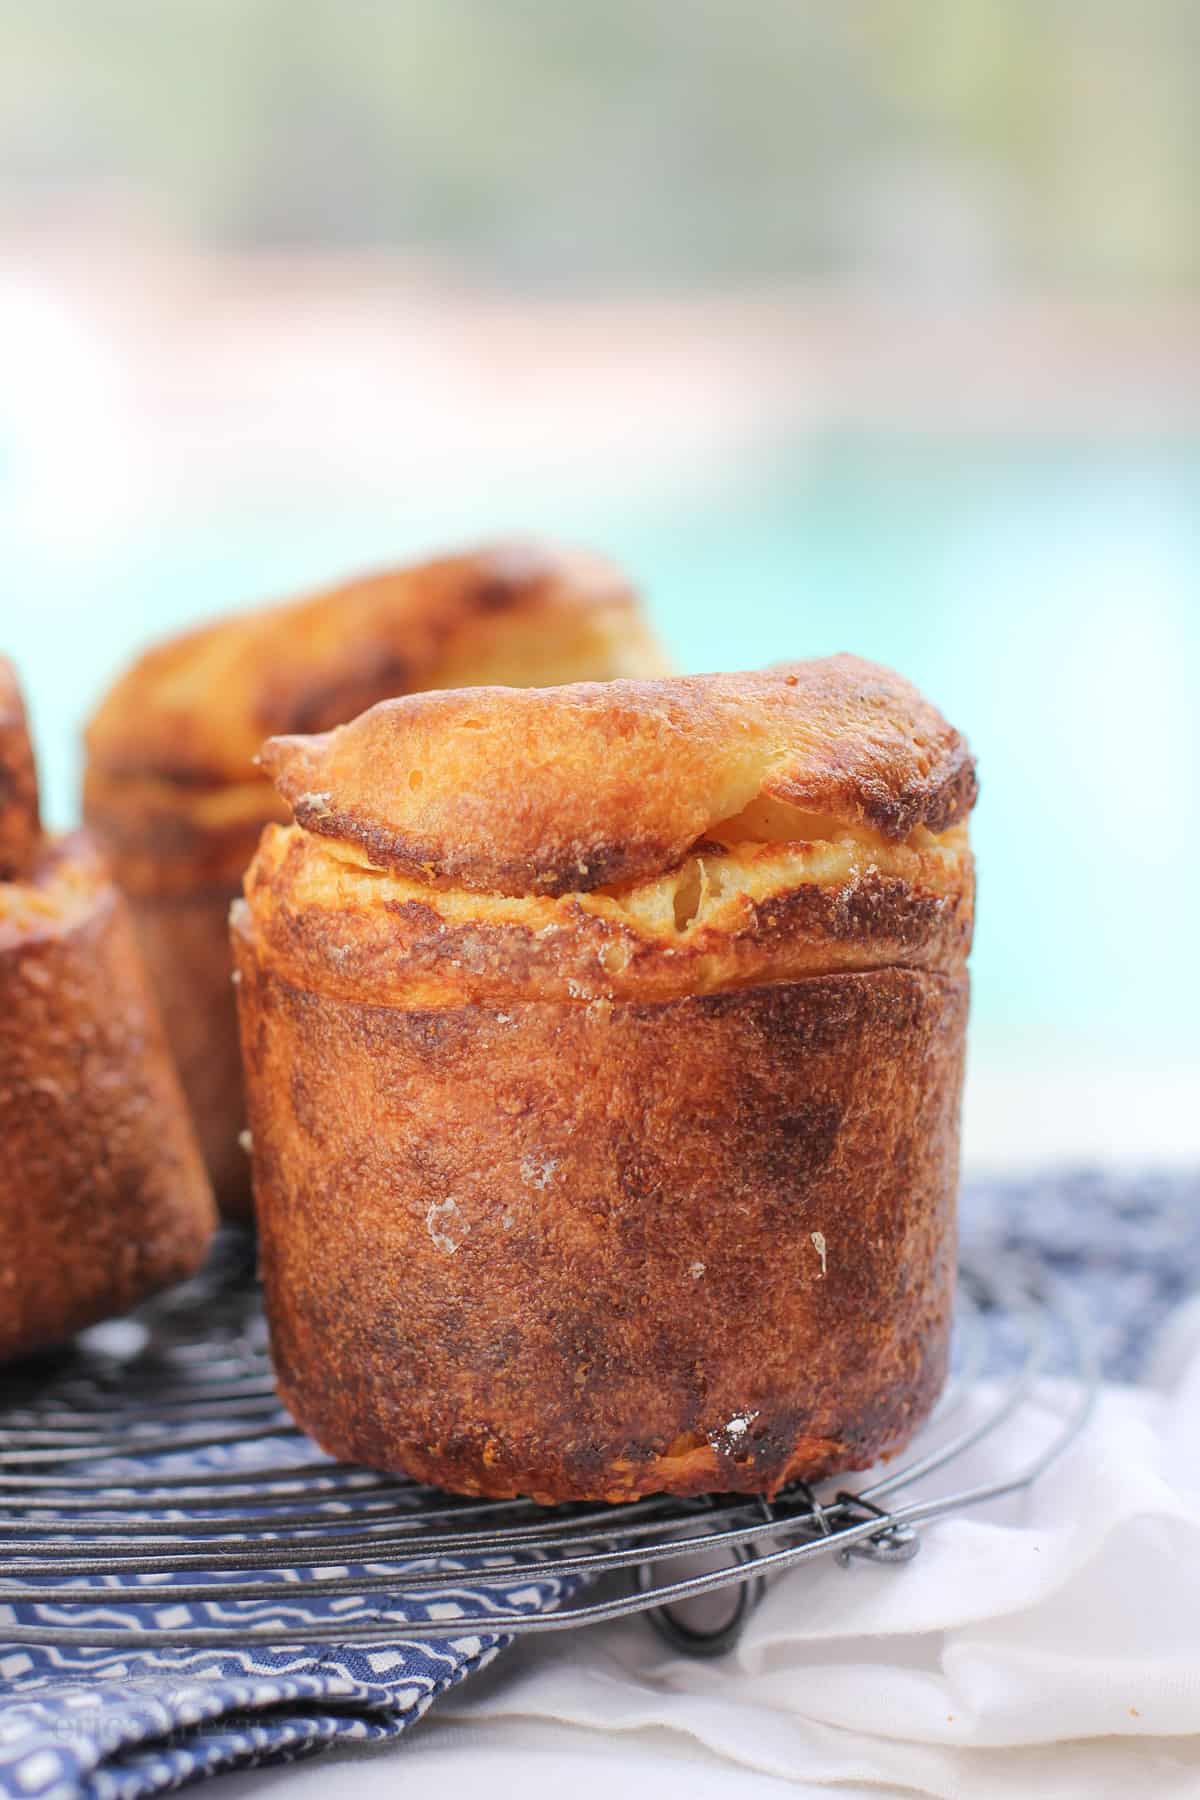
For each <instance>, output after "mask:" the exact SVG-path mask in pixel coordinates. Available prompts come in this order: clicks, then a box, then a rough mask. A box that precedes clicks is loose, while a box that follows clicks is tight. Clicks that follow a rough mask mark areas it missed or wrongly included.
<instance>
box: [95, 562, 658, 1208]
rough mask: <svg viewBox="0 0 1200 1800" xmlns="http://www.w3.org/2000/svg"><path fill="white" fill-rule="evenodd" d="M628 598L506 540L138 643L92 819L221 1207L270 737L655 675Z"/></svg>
mask: <svg viewBox="0 0 1200 1800" xmlns="http://www.w3.org/2000/svg"><path fill="white" fill-rule="evenodd" d="M662 667H663V663H662V657H661V652H660V651H659V649H658V647H657V645H656V644H655V643H654V641H653V639H652V637H651V635H650V632H649V630H648V628H647V626H646V624H645V621H644V618H643V615H642V612H641V609H640V606H639V603H638V600H637V597H636V595H635V593H634V592H633V590H632V589H631V587H630V586H629V584H628V582H627V581H626V580H625V578H624V577H623V576H622V575H621V574H620V573H619V571H618V570H617V569H615V568H614V567H613V565H612V564H611V563H609V562H607V561H605V560H603V559H602V558H600V557H597V556H593V555H590V554H584V553H581V552H574V551H571V552H568V551H563V550H558V549H554V548H549V547H546V546H540V545H533V544H503V545H498V546H494V547H491V548H485V549H481V550H476V551H472V552H468V553H464V554H461V555H454V556H444V557H439V558H437V559H435V560H433V561H429V562H424V563H419V564H415V565H413V566H411V567H406V568H399V569H393V570H389V571H387V572H385V573H383V574H379V575H375V576H371V577H369V578H367V579H365V580H360V581H356V582H352V583H350V584H348V585H346V586H342V587H337V588H331V589H329V590H327V591H325V592H322V593H319V594H316V595H314V596H311V597H309V598H305V599H301V600H294V601H288V602H285V603H283V604H281V605H275V606H270V607H266V608H262V609H260V610H258V611H256V612H250V613H246V614H243V615H241V616H239V617H233V618H229V619H225V620H222V621H220V622H218V623H216V624H213V625H207V626H204V627H202V628H201V629H200V630H197V631H191V632H188V633H186V634H185V635H184V636H182V637H178V638H175V639H173V640H171V641H170V642H168V643H165V644H161V645H158V646H157V647H155V648H154V649H151V650H149V651H147V652H146V654H145V655H143V656H142V657H141V658H139V660H138V661H137V662H136V663H134V665H133V666H132V668H130V669H129V670H128V671H127V672H126V674H124V675H123V676H122V677H121V679H120V680H119V681H118V682H117V683H116V685H115V686H114V687H113V688H112V689H111V691H110V692H109V694H108V695H107V697H106V698H105V700H104V701H103V703H102V704H101V706H100V707H99V709H98V711H97V712H96V714H95V715H94V717H93V719H92V721H91V723H90V725H89V727H88V730H87V753H88V758H87V773H86V777H85V785H84V814H85V818H86V820H87V822H88V824H89V826H90V827H91V828H92V829H93V830H94V831H95V832H96V834H97V836H98V837H99V838H100V840H101V842H102V844H103V846H104V848H105V850H106V851H107V853H108V856H109V858H110V860H111V862H112V864H113V867H114V869H115V872H116V875H117V879H118V881H119V882H120V883H121V885H122V887H123V888H124V889H125V891H126V893H127V894H128V896H129V899H130V902H131V904H132V907H133V912H134V918H135V920H136V923H137V927H138V932H139V936H140V939H141V943H142V948H143V951H144V954H145V957H146V960H147V963H148V965H149V968H150V972H151V975H152V977H153V980H154V984H155V987H156V989H157V991H158V995H159V999H160V1001H161V1004H162V1008H163V1015H164V1019H165V1022H166V1027H167V1034H168V1036H169V1038H170V1041H171V1045H172V1049H173V1051H174V1054H175V1058H176V1061H177V1064H178V1067H179V1071H180V1075H181V1077H182V1080H183V1085H184V1089H185V1091H186V1093H187V1096H188V1099H189V1101H190V1104H191V1107H192V1112H193V1116H194V1118H195V1121H196V1125H197V1129H198V1132H199V1135H200V1141H201V1144H202V1147H203V1149H204V1153H205V1157H206V1159H207V1162H208V1166H209V1169H210V1172H211V1174H212V1178H213V1181H214V1183H215V1185H216V1188H217V1192H218V1196H219V1198H220V1200H221V1204H222V1207H223V1209H224V1210H225V1211H226V1212H227V1213H229V1214H231V1215H233V1216H239V1215H241V1216H245V1215H246V1214H248V1212H249V1209H250V1184H249V1169H248V1165H247V1161H246V1157H245V1155H244V1153H243V1152H242V1150H241V1148H240V1147H239V1135H240V1132H241V1128H242V1124H243V1111H242V1095H241V1077H240V1070H239V1064H238V1051H237V1021H236V1016H235V1011H234V1002H233V995H232V991H231V988H230V979H229V978H230V959H229V944H228V924H227V919H228V911H229V903H230V901H231V900H232V899H233V897H234V896H235V895H236V894H237V893H239V892H240V891H241V886H240V884H241V876H242V872H243V870H244V869H245V867H246V864H247V863H248V862H249V860H250V857H251V855H252V854H253V852H254V848H255V845H256V844H257V841H258V837H259V834H260V832H261V831H262V828H263V826H264V825H265V824H266V823H268V822H269V821H271V820H278V819H284V818H286V817H287V809H286V806H285V805H284V804H283V802H282V801H281V800H280V797H279V796H278V794H277V793H276V792H275V790H274V789H273V788H272V786H271V785H270V783H269V781H267V780H266V779H265V778H264V777H263V776H262V775H261V774H260V773H259V771H258V770H257V769H256V768H255V766H254V759H255V755H256V752H257V750H258V748H259V745H260V744H261V742H262V740H263V739H264V737H268V736H270V735H272V734H276V733H289V732H313V731H321V730H324V729H325V728H326V727H328V726H333V725H337V724H339V723H341V722H342V721H343V720H346V719H351V718H353V717H354V716H355V715H356V714H357V713H359V712H361V711H362V710H363V709H364V708H365V707H369V706H371V705H372V704H374V703H375V702H376V701H378V700H380V699H383V698H385V697H387V696H392V695H398V694H407V693H410V692H413V691H416V690H419V689H429V688H451V687H457V686H461V685H466V684H470V683H476V682H505V683H511V684H513V685H516V686H531V685H534V684H538V683H546V682H561V681H573V680H577V679H581V678H588V679H596V680H603V679H607V678H608V677H611V676H621V675H638V674H654V673H658V672H659V671H660V670H661V669H662Z"/></svg>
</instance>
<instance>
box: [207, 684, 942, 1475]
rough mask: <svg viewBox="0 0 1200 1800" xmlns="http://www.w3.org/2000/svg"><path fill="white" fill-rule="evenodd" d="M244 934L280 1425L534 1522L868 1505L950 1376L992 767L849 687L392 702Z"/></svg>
mask: <svg viewBox="0 0 1200 1800" xmlns="http://www.w3.org/2000/svg"><path fill="white" fill-rule="evenodd" d="M263 762H264V764H265V766H266V767H267V768H268V769H269V770H270V772H271V773H272V775H273V776H274V778H275V781H276V783H277V785H278V788H279V791H280V793H281V794H282V795H283V797H284V798H285V799H286V801H287V802H288V805H289V806H290V807H291V809H292V812H293V816H294V822H293V823H291V824H290V825H288V826H286V827H284V826H273V827H271V828H269V829H268V830H267V831H266V832H265V834H264V837H263V840H262V844H261V847H260V849H259V851H258V854H257V856H256V858H255V860H254V862H253V864H252V865H251V867H250V869H249V871H248V872H247V876H246V883H245V901H244V903H242V904H240V905H238V906H235V908H234V912H233V938H234V944H235V950H236V955H237V964H238V970H239V975H240V984H239V987H238V995H239V1006H240V1009H241V1025H242V1042H243V1052H244V1060H245V1067H246V1075H247V1091H248V1100H249V1114H250V1123H251V1133H252V1145H253V1148H252V1156H253V1167H254V1180H255V1187H256V1195H257V1208H258V1217H259V1227H260V1234H261V1236H260V1247H261V1258H262V1269H263V1277H264V1282H265V1288H266V1301H267V1309H268V1316H269V1321H270V1327H271V1335H272V1347H273V1354H274V1358H275V1365H276V1370H277V1375H278V1380H279V1386H280V1391H281V1393H282V1395H283V1397H284V1398H285V1400H286V1401H287V1403H288V1405H289V1406H290V1407H291V1409H292V1411H293V1413H294V1414H295V1416H296V1418H297V1419H298V1420H299V1422H300V1423H301V1424H302V1425H303V1426H304V1427H305V1428H306V1429H307V1430H309V1431H310V1432H312V1433H313V1435H314V1436H315V1437H316V1438H317V1440H318V1441H319V1442H320V1443H321V1444H322V1445H323V1446H324V1447H325V1448H326V1449H327V1450H328V1451H330V1452H331V1453H332V1454H333V1455H335V1456H338V1457H344V1458H348V1459H353V1460H356V1461H361V1462H365V1463H368V1464H371V1465H373V1466H376V1467H379V1468H384V1469H397V1470H405V1471H407V1472H408V1473H410V1474H412V1475H414V1476H417V1477H419V1478H421V1479H423V1480H426V1481H431V1482H434V1483H436V1484H438V1485H441V1486H444V1487H446V1488H449V1489H452V1490H456V1491H460V1492H465V1493H483V1494H490V1495H497V1496H507V1495H514V1494H527V1495H531V1496H533V1497H535V1498H537V1499H539V1500H544V1501H561V1500H576V1499H596V1498H604V1499H612V1500H618V1499H626V1498H629V1497H631V1496H635V1495H639V1494H645V1493H650V1492H654V1491H657V1490H668V1491H673V1492H677V1493H697V1492H701V1491H705V1490H709V1489H729V1490H742V1491H752V1492H767V1493H771V1492H774V1491H776V1490H777V1489H778V1488H779V1487H780V1486H781V1485H782V1484H784V1483H786V1482H788V1481H790V1480H793V1479H798V1478H803V1479H815V1478H816V1477H819V1476H823V1475H826V1474H829V1473H832V1472H837V1471H841V1470H846V1469H854V1468H863V1467H866V1466H867V1465H869V1464H870V1463H871V1462H872V1461H873V1460H874V1459H875V1458H876V1457H877V1456H879V1455H881V1454H885V1453H887V1452H890V1451H892V1450H894V1449H896V1448H898V1447H899V1446H900V1445H902V1444H903V1443H904V1442H905V1441H906V1440H907V1439H908V1438H909V1437H910V1436H911V1434H912V1432H913V1431H914V1430H915V1428H916V1426H917V1425H918V1424H919V1423H920V1421H921V1420H922V1419H923V1418H924V1417H925V1415H926V1414H927V1413H928V1411H929V1409H930V1407H931V1406H932V1404H933V1401H934V1399H935V1397H936V1395H937V1393H938V1391H939V1389H940V1387H941V1384H942V1381H943V1377H944V1373H945V1368H946V1358H947V1344H948V1334H949V1327H950V1310H951V1298H952V1288H953V1271H954V1252H955V1199H956V1185H957V1158H958V1120H959V1096H960V1087H961V1080H962V1068H963V1053H964V1038H965V1025H966V1016H967V994H968V987H967V975H966V959H967V953H968V950H969V947H970V940H971V930H972V917H973V896H974V873H973V863H972V857H971V851H970V847H969V842H968V835H967V817H968V814H969V812H970V809H971V806H972V804H973V801H974V797H975V770H974V763H973V760H972V758H971V755H970V752H969V750H968V748H967V746H966V744H965V742H964V740H963V739H962V738H961V737H960V736H959V734H958V733H957V732H956V731H954V730H953V729H952V728H951V727H950V726H949V725H948V724H947V723H946V721H945V720H944V719H943V718H942V717H941V716H940V714H939V713H938V712H937V711H936V710H935V709H934V708H933V707H932V706H930V705H929V704H928V703H927V702H926V701H924V700H923V699H922V698H921V697H920V695H919V694H918V693H917V692H916V690H915V689H914V688H912V687H911V686H910V685H909V684H908V683H907V682H905V681H903V680H902V679H901V678H900V677H899V676H896V675H894V674H892V673H891V672H890V671H888V670H885V669H882V668H879V667H877V666H875V665H873V664H871V663H867V662H862V661H860V660H858V659H857V658H854V657H846V656H843V657H834V658H831V659H828V660H825V661H817V662H807V663H804V662H798V663H792V664H787V665H781V666H780V667H778V668H773V669H769V670H766V671H761V672H757V673H750V674H740V675H714V676H700V677H692V678H677V679H663V680H648V681H635V680H629V681H616V682H612V683H609V684H604V685H600V684H591V683H588V684H579V685H570V686H562V687H556V688H550V689H545V690H535V691H529V692H517V691H514V690H512V689H499V688H477V689H474V690H468V691H464V692H457V693H441V694H423V695H419V696H413V697H410V698H407V699H400V700H393V701H388V702H385V703H383V704H382V705H377V706H375V707H374V708H372V709H371V710H370V711H368V712H366V713H365V714H364V715H363V716H362V717H360V718H358V719H356V720H355V721H354V722H353V723H351V724H348V725H345V726H342V727H340V728H339V729H336V730H333V731H330V732H326V733H321V734H317V735H315V736H303V735H299V736H298V735H290V736H284V737H280V738H276V739H275V740H273V741H272V742H270V743H269V744H267V746H266V747H265V749H264V751H263Z"/></svg>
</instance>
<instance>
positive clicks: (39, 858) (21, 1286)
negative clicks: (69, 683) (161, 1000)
mask: <svg viewBox="0 0 1200 1800" xmlns="http://www.w3.org/2000/svg"><path fill="white" fill-rule="evenodd" d="M0 1142H2V1143H3V1145H4V1162H3V1168H2V1169H0V1361H4V1360H8V1359H9V1358H11V1357H14V1356H19V1355H24V1354H26V1353H28V1352H30V1351H33V1350H38V1349H42V1348H44V1347H46V1346H48V1345H53V1344H57V1343H60V1342H61V1341H62V1340H63V1339H65V1338H68V1337H70V1336H71V1335H72V1334H73V1333H74V1332H76V1331H79V1330H82V1329H83V1327H84V1326H87V1325H91V1324H94V1323H95V1322H96V1321H97V1320H99V1319H104V1318H108V1317H110V1316H112V1315H115V1314H117V1313H121V1312H124V1311H126V1310H127V1309H128V1308H129V1307H130V1306H132V1305H134V1304H135V1303H136V1302H137V1301H139V1300H142V1299H144V1298H145V1297H146V1296H147V1295H148V1294H151V1293H154V1292H155V1291H156V1290H158V1289H159V1288H162V1287H166V1286H169V1285H170V1284H171V1283H172V1282H174V1281H178V1280H181V1279H182V1278H183V1277H184V1276H186V1275H190V1274H192V1273H193V1272H194V1271H195V1270H196V1269H197V1268H198V1267H199V1265H200V1263H201V1262H202V1261H203V1259H204V1254H205V1251H206V1249H207V1247H208V1243H209V1240H210V1238H211V1236H212V1232H213V1228H214V1225H215V1208H214V1205H213V1199H212V1193H211V1190H210V1188H209V1184H208V1180H207V1177H206V1175H205V1172H204V1167H203V1164H202V1163H201V1160H200V1153H199V1150H198V1148H197V1146H196V1142H195V1139H194V1137H193V1135H192V1129H191V1125H190V1123H189V1120H188V1116H187V1110H186V1108H185V1106H184V1102H183V1096H182V1094H181V1093H180V1090H179V1085H178V1082H177V1081H176V1078H175V1073H174V1070H173V1069H172V1067H171V1060H170V1056H169V1054H168V1051H167V1047H166V1043H165V1040H164V1038H163V1033H162V1028H161V1026H160V1024H159V1021H158V1017H157V1014H156V1011H155V1007H154V1001H153V998H152V996H151V994H150V992H149V988H148V984H147V982H146V978H145V974H144V971H143V969H142V966H141V961H140V958H139V956H138V952H137V946H136V943H135V940H134V934H133V928H132V925H131V924H130V921H129V917H128V913H127V910H126V907H125V904H124V901H123V900H122V899H121V897H120V895H119V894H118V892H117V890H116V888H115V887H114V886H113V883H112V881H111V879H110V878H109V875H108V873H107V870H106V869H105V868H104V865H103V863H102V862H101V860H100V858H99V856H98V855H97V853H96V851H95V849H94V847H93V846H92V844H91V843H90V842H89V841H88V839H87V838H86V837H84V836H83V835H82V834H75V835H73V836H70V837H66V838H58V839H46V838H44V837H43V836H42V835H41V831H40V828H39V825H38V812H37V781H36V775H35V773H34V764H33V754H32V750H31V748H30V744H29V738H28V733H27V731H26V729H25V724H24V714H23V711H22V709H21V705H20V696H19V693H18V692H17V687H16V681H15V677H14V676H13V672H12V669H11V667H10V666H9V665H8V664H7V663H5V662H3V661H2V660H0Z"/></svg>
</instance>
